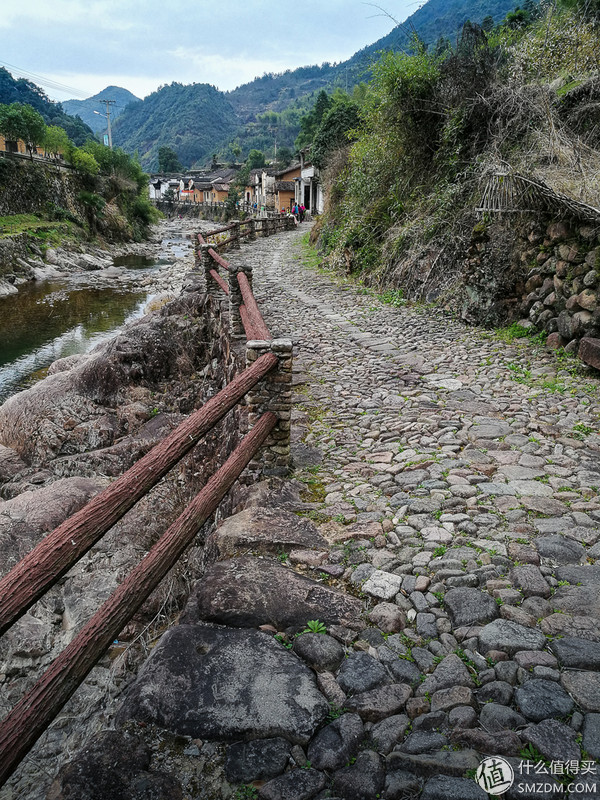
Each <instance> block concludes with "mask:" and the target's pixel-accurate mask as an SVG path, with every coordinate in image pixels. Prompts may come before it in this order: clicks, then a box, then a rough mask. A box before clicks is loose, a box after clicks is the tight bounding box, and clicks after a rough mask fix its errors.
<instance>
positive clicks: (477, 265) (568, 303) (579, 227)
mask: <svg viewBox="0 0 600 800" xmlns="http://www.w3.org/2000/svg"><path fill="white" fill-rule="evenodd" d="M503 227H505V226H502V225H500V224H498V223H494V224H493V225H490V226H487V225H484V224H483V223H480V224H478V225H477V226H476V227H475V229H474V232H473V239H472V243H471V248H470V251H469V256H470V258H469V261H468V263H469V265H470V269H471V278H472V283H471V285H469V279H467V281H466V283H467V290H469V289H470V290H471V297H472V299H474V302H475V304H476V305H477V306H478V307H479V308H480V310H481V309H482V308H483V307H484V306H485V304H486V303H489V302H491V301H492V300H493V294H494V292H493V289H494V286H493V282H492V281H490V280H489V276H488V278H487V279H486V280H485V281H484V280H483V272H482V273H481V274H479V273H478V271H481V270H483V271H484V266H485V263H486V259H487V258H488V257H489V254H490V252H491V251H493V250H494V248H495V246H496V244H497V242H496V241H495V240H497V239H498V238H499V237H500V233H499V231H500V230H501V229H502V228H503ZM512 230H513V232H514V236H515V239H514V242H513V245H512V251H513V254H512V258H507V259H506V262H505V269H504V270H503V273H504V280H506V279H507V278H508V279H509V282H510V284H511V287H510V289H509V288H508V287H507V292H506V297H505V298H504V300H502V298H501V297H499V298H498V302H499V303H501V304H502V303H503V312H504V315H505V322H508V323H510V322H512V321H516V320H517V319H518V318H519V316H520V317H521V318H522V320H527V321H528V323H529V324H533V325H534V326H535V327H536V329H539V330H541V331H545V332H546V333H547V334H548V340H547V343H548V345H550V346H551V347H557V348H558V347H564V348H565V350H566V351H567V352H571V353H575V354H576V353H578V351H579V350H580V345H581V343H582V341H584V340H589V339H599V338H600V294H599V293H600V235H599V234H598V231H597V230H596V229H595V228H593V227H591V226H590V225H588V224H581V223H577V222H576V221H570V222H569V221H556V220H554V221H549V222H544V221H543V220H538V221H530V222H528V223H523V222H519V221H515V223H514V225H513V226H512ZM500 238H501V237H500ZM497 280H500V278H498V279H497ZM479 283H481V284H482V285H481V286H479V291H478V292H476V291H475V290H474V287H475V286H477V285H478V284H479ZM486 292H487V293H488V296H487V297H486ZM580 355H581V356H582V357H583V358H584V360H586V362H587V363H589V364H591V365H592V366H595V367H596V368H598V365H599V364H600V343H598V344H596V345H595V344H594V343H593V342H592V343H590V342H589V341H588V342H587V343H586V345H584V346H583V347H582V348H581V353H580Z"/></svg>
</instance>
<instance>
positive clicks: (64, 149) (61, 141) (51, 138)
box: [42, 125, 73, 158]
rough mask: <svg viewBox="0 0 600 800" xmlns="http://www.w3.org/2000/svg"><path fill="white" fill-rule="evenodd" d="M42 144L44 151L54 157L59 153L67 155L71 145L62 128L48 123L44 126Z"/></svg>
mask: <svg viewBox="0 0 600 800" xmlns="http://www.w3.org/2000/svg"><path fill="white" fill-rule="evenodd" d="M42 144H43V145H44V149H45V150H46V152H47V153H51V154H52V155H53V156H54V157H55V158H56V157H57V156H58V155H60V154H62V155H63V156H66V157H68V156H69V153H70V150H71V148H72V147H73V145H72V144H71V142H70V141H69V137H68V136H67V134H66V133H65V131H64V129H63V128H59V127H58V125H49V126H48V127H47V128H46V135H45V136H44V141H43V142H42Z"/></svg>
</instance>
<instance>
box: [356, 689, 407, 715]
mask: <svg viewBox="0 0 600 800" xmlns="http://www.w3.org/2000/svg"><path fill="white" fill-rule="evenodd" d="M411 694H412V689H411V688H410V686H407V685H406V684H405V683H392V684H390V685H389V686H381V687H379V688H378V689H372V690H371V691H370V692H362V693H361V694H355V695H354V697H350V698H349V699H348V700H347V701H346V708H347V709H348V710H349V711H355V712H356V713H357V714H359V715H360V717H361V719H363V720H365V722H379V721H380V720H382V719H385V718H386V717H391V716H392V715H394V714H398V713H399V712H400V711H402V710H403V709H404V706H405V705H406V701H407V700H408V698H409V697H410V696H411Z"/></svg>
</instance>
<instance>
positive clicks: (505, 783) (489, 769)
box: [475, 756, 515, 795]
mask: <svg viewBox="0 0 600 800" xmlns="http://www.w3.org/2000/svg"><path fill="white" fill-rule="evenodd" d="M475 780H476V781H477V783H478V784H479V785H480V786H481V788H482V789H484V790H485V791H486V792H487V793H488V794H492V795H497V794H504V792H507V791H508V790H509V789H510V787H511V786H512V785H513V783H514V780H515V773H514V770H513V768H512V767H511V765H510V764H509V763H508V761H507V760H506V759H505V758H501V757H500V756H493V757H492V758H484V759H483V761H482V762H481V764H480V765H479V767H478V768H477V772H476V773H475Z"/></svg>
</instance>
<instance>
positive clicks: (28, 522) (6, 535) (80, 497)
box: [0, 478, 106, 574]
mask: <svg viewBox="0 0 600 800" xmlns="http://www.w3.org/2000/svg"><path fill="white" fill-rule="evenodd" d="M105 486H106V481H104V480H102V479H100V478H97V479H92V478H62V479H60V480H58V481H55V482H54V483H51V484H49V485H48V486H44V487H42V488H41V489H35V490H33V491H29V492H23V493H22V494H20V495H18V496H17V497H14V498H12V499H11V500H7V501H6V502H5V503H3V504H2V506H0V574H5V573H6V572H8V571H9V570H10V569H12V567H13V566H14V565H15V564H16V563H17V562H18V561H19V560H20V559H21V558H23V556H25V555H26V554H27V553H28V552H29V551H30V550H31V549H32V548H33V547H34V546H35V545H36V544H37V543H38V542H39V541H40V540H41V539H42V537H43V535H44V534H46V533H48V532H49V531H52V530H54V528H56V527H58V526H59V525H60V524H61V523H62V522H64V521H65V519H67V518H68V517H70V516H71V515H72V514H74V513H75V512H76V511H79V509H80V508H82V506H84V505H85V504H86V503H87V502H88V501H89V500H91V498H92V497H94V495H96V494H97V493H98V492H99V491H101V490H102V489H103V488H105Z"/></svg>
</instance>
